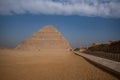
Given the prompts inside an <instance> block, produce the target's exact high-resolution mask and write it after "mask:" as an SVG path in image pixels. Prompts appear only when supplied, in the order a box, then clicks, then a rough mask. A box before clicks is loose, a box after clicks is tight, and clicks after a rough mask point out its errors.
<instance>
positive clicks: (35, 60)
mask: <svg viewBox="0 0 120 80" xmlns="http://www.w3.org/2000/svg"><path fill="white" fill-rule="evenodd" d="M0 80H118V79H117V78H115V77H114V76H112V75H110V74H108V73H106V72H104V71H102V70H100V69H99V68H97V67H95V66H93V65H92V64H90V63H89V62H87V61H86V60H85V59H83V58H82V57H80V56H77V55H75V54H73V53H72V52H69V51H52V50H50V51H39V52H37V51H29V52H28V51H18V50H14V51H12V50H1V51H0Z"/></svg>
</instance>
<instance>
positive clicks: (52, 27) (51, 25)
mask: <svg viewBox="0 0 120 80" xmlns="http://www.w3.org/2000/svg"><path fill="white" fill-rule="evenodd" d="M44 27H52V28H54V26H53V25H46V26H44Z"/></svg>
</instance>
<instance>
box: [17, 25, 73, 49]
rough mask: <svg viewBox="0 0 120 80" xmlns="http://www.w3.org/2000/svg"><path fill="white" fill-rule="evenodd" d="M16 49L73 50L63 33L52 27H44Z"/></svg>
mask: <svg viewBox="0 0 120 80" xmlns="http://www.w3.org/2000/svg"><path fill="white" fill-rule="evenodd" d="M16 48H17V49H26V50H41V49H67V50H70V49H71V47H70V45H69V44H68V42H67V41H66V40H65V39H64V37H63V36H62V35H61V33H60V32H58V31H57V30H56V29H55V28H54V27H53V26H51V25H48V26H45V27H43V28H42V29H40V30H39V31H38V32H36V33H34V34H33V35H32V36H30V37H29V38H28V39H26V40H25V41H23V42H22V43H21V44H20V45H18V46H17V47H16Z"/></svg>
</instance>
